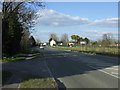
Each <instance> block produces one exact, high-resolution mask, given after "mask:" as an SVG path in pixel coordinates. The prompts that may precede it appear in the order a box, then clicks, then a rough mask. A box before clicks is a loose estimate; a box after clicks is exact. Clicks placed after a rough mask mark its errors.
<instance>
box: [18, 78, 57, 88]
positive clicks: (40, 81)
mask: <svg viewBox="0 0 120 90" xmlns="http://www.w3.org/2000/svg"><path fill="white" fill-rule="evenodd" d="M20 88H57V84H56V82H55V81H54V80H53V79H52V78H29V79H25V80H24V81H23V82H21V83H20Z"/></svg>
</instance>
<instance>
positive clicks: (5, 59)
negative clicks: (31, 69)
mask: <svg viewBox="0 0 120 90" xmlns="http://www.w3.org/2000/svg"><path fill="white" fill-rule="evenodd" d="M29 54H32V59H33V58H36V57H38V56H39V55H40V52H39V50H37V49H28V50H25V51H22V52H20V53H18V54H16V55H14V56H12V57H3V59H2V60H0V61H1V62H11V61H18V60H25V59H26V58H27V57H29Z"/></svg>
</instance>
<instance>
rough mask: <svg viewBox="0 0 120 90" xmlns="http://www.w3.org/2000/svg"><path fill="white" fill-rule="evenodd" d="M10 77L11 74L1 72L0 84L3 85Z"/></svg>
mask: <svg viewBox="0 0 120 90" xmlns="http://www.w3.org/2000/svg"><path fill="white" fill-rule="evenodd" d="M11 76H12V73H11V72H8V71H2V84H3V85H4V84H5V83H6V82H7V81H8V80H9V79H10V77H11Z"/></svg>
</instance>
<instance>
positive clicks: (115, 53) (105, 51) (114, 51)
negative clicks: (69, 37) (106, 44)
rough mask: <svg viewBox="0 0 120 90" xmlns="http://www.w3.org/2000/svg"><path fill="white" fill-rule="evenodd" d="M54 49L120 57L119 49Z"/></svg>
mask: <svg viewBox="0 0 120 90" xmlns="http://www.w3.org/2000/svg"><path fill="white" fill-rule="evenodd" d="M54 48H57V49H63V50H71V51H78V52H86V53H94V54H102V55H112V56H118V55H120V53H119V50H120V49H117V48H99V47H95V48H94V47H54Z"/></svg>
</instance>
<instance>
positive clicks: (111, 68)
mask: <svg viewBox="0 0 120 90" xmlns="http://www.w3.org/2000/svg"><path fill="white" fill-rule="evenodd" d="M106 69H112V70H118V68H106Z"/></svg>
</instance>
